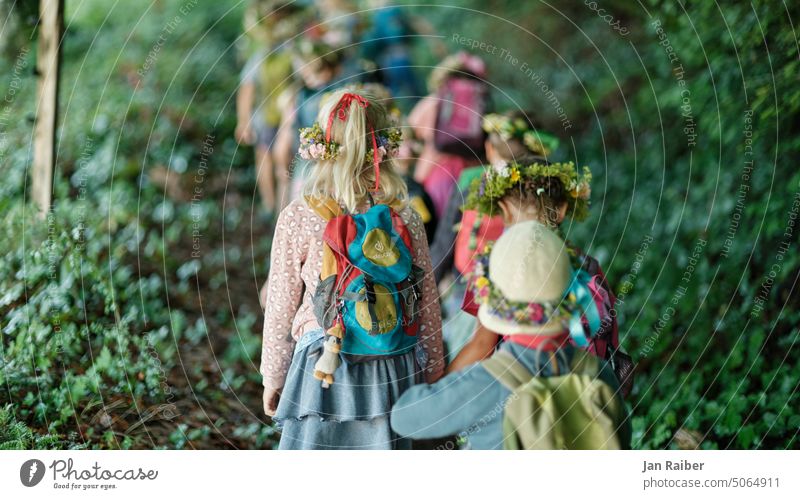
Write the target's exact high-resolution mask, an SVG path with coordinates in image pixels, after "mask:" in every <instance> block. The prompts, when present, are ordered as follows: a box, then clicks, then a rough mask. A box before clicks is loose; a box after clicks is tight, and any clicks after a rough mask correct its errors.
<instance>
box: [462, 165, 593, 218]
mask: <svg viewBox="0 0 800 499" xmlns="http://www.w3.org/2000/svg"><path fill="white" fill-rule="evenodd" d="M538 177H542V178H545V177H554V178H557V179H558V180H560V181H561V184H562V185H563V186H564V190H565V191H566V195H567V214H568V215H569V216H571V217H572V218H573V219H574V220H576V221H581V220H585V219H586V217H587V216H588V215H589V197H590V196H591V192H592V189H591V186H590V183H591V181H592V172H591V170H589V167H588V166H584V167H583V169H582V170H579V169H578V168H577V167H576V166H575V163H573V162H571V161H570V162H568V163H549V164H548V163H538V162H537V163H533V164H530V165H527V166H525V165H520V164H518V163H513V164H510V165H509V164H502V165H500V166H497V167H492V168H490V169H488V170H487V171H486V173H484V174H483V175H482V176H481V178H479V179H475V180H474V181H473V182H472V185H471V186H470V190H469V194H468V195H467V201H466V203H465V204H464V209H465V210H477V211H478V212H480V213H483V214H487V215H496V214H498V213H499V212H500V207H499V206H498V204H497V202H498V201H500V200H501V199H503V197H504V196H505V195H506V194H508V192H509V191H510V190H511V189H512V188H514V187H516V186H518V185H519V184H520V182H521V181H522V180H528V179H534V178H538Z"/></svg>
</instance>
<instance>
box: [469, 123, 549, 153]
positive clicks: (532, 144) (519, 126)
mask: <svg viewBox="0 0 800 499" xmlns="http://www.w3.org/2000/svg"><path fill="white" fill-rule="evenodd" d="M483 130H484V131H485V132H486V133H496V134H497V135H499V136H500V138H501V139H503V140H509V139H511V138H516V139H519V140H521V141H522V143H523V144H525V147H527V148H528V150H530V151H531V152H532V153H534V154H538V155H540V156H547V155H549V154H550V153H552V152H553V151H555V150H556V149H557V148H558V143H559V141H558V138H556V137H555V136H554V135H550V134H549V133H546V132H542V131H537V130H534V129H532V128H531V126H530V123H528V121H527V120H525V119H523V118H510V117H508V116H505V115H503V114H487V115H486V116H484V117H483Z"/></svg>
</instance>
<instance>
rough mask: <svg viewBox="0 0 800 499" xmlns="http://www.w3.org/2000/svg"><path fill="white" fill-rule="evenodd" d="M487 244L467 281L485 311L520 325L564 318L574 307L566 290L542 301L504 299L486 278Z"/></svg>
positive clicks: (573, 298)
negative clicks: (561, 294) (561, 296)
mask: <svg viewBox="0 0 800 499" xmlns="http://www.w3.org/2000/svg"><path fill="white" fill-rule="evenodd" d="M491 246H492V245H491V244H487V245H486V247H485V248H484V249H483V253H482V254H481V255H479V256H478V257H477V258H476V260H475V267H474V268H473V271H472V277H473V279H472V280H471V286H472V290H473V292H474V294H475V297H476V301H477V302H478V303H479V304H480V305H486V306H487V307H488V308H489V313H491V314H492V315H494V316H496V317H498V318H500V319H503V320H507V321H513V322H516V323H517V324H520V325H524V326H541V325H544V324H547V323H548V322H549V321H550V320H552V319H554V318H563V319H567V318H569V317H570V316H571V315H572V314H573V312H575V310H577V308H578V303H577V301H578V300H577V297H576V296H575V294H574V293H569V294H568V295H567V296H565V297H564V298H563V299H559V300H556V301H550V302H543V303H535V302H518V301H512V300H509V299H507V298H506V297H505V296H504V295H503V293H502V292H501V291H500V290H499V289H498V288H497V287H496V286H494V285H493V284H492V281H490V280H489V277H488V276H489V254H490V253H491Z"/></svg>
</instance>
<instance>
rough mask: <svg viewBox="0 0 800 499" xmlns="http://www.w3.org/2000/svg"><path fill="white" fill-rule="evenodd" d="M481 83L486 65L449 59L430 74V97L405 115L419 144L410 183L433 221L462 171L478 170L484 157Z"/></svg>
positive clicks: (463, 56) (460, 56)
mask: <svg viewBox="0 0 800 499" xmlns="http://www.w3.org/2000/svg"><path fill="white" fill-rule="evenodd" d="M485 78H486V63H485V62H484V61H483V59H481V58H480V57H477V56H474V55H471V54H468V53H466V52H459V53H457V54H453V55H451V56H448V57H447V58H445V59H444V60H443V61H442V62H441V64H439V65H438V66H437V67H436V68H435V69H434V70H433V71H432V72H431V76H430V81H429V87H430V91H431V93H430V94H428V95H427V96H426V97H424V98H423V99H422V100H420V101H419V102H418V103H417V105H416V106H414V109H412V110H411V113H410V114H409V115H408V126H409V127H410V128H411V129H412V130H413V132H414V134H415V135H416V136H417V138H418V139H420V140H421V141H423V143H424V147H423V150H422V153H421V154H420V156H419V158H418V159H417V164H416V166H415V167H414V180H416V181H417V182H419V183H420V184H422V185H423V186H424V187H425V190H426V191H427V192H428V195H429V196H430V197H431V199H432V200H433V205H434V206H435V208H436V216H437V217H441V216H442V215H443V214H444V210H445V207H446V206H447V201H448V200H449V199H450V195H451V194H452V192H453V189H454V188H455V184H456V179H458V176H459V175H460V174H461V170H463V169H464V168H465V167H468V166H472V165H476V164H480V162H481V158H482V156H483V154H484V151H483V143H484V139H485V137H484V133H483V130H481V116H483V114H484V113H485V112H486V106H487V105H488V94H489V90H488V85H487V84H486V81H485Z"/></svg>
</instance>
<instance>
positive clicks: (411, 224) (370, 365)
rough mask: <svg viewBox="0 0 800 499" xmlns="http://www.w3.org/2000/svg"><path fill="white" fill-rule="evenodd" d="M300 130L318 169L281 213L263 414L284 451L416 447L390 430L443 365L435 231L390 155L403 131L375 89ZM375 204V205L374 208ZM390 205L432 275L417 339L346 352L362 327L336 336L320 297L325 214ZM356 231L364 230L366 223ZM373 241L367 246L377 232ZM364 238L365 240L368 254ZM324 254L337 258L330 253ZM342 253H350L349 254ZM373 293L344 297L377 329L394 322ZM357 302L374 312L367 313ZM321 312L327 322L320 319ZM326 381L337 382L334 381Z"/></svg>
mask: <svg viewBox="0 0 800 499" xmlns="http://www.w3.org/2000/svg"><path fill="white" fill-rule="evenodd" d="M301 134H302V137H303V139H302V147H301V150H300V154H301V155H304V156H308V157H309V158H311V159H313V160H314V165H313V168H311V170H310V171H309V176H308V179H307V183H306V186H305V191H304V194H305V198H304V199H296V200H294V201H292V202H291V203H290V204H289V206H287V207H286V209H284V210H283V211H282V212H281V214H280V216H279V218H278V221H277V226H276V229H275V239H274V241H273V244H272V254H271V268H270V273H269V279H268V283H267V285H268V287H269V302H268V303H267V306H266V309H265V319H264V339H263V351H262V361H261V373H262V375H263V383H264V411H265V412H266V413H267V414H268V415H272V416H273V417H274V420H275V421H276V422H278V424H280V425H282V435H281V441H280V448H281V449H323V448H359V449H362V448H368V449H390V448H408V447H410V444H409V442H408V441H407V440H403V439H398V438H397V437H396V435H395V434H394V433H392V431H391V428H390V425H389V411H390V410H391V406H392V404H393V403H394V402H395V401H396V400H397V399H398V398H399V396H400V394H401V393H402V392H403V391H405V390H406V389H407V388H409V387H411V386H412V385H413V384H415V383H417V382H419V381H421V380H422V379H425V380H427V381H428V382H432V381H435V380H436V379H437V378H438V377H440V376H441V374H442V372H443V367H444V366H443V359H442V338H441V316H440V312H439V304H438V295H437V292H436V284H435V282H434V280H433V277H432V273H431V263H430V255H429V252H428V246H427V242H426V239H425V232H424V228H423V225H422V222H421V220H420V219H419V216H418V215H417V214H416V213H415V212H414V211H413V210H412V209H411V208H409V207H408V206H407V205H406V197H407V193H406V188H405V184H404V183H403V181H402V179H401V178H400V176H399V175H397V173H396V172H395V170H394V165H393V161H392V159H391V158H390V157H389V154H390V153H391V152H392V151H393V150H394V149H395V148H396V147H397V141H398V139H399V131H397V130H396V129H394V128H392V126H391V124H390V123H389V121H388V118H387V113H386V110H385V108H384V107H383V106H382V105H381V104H380V103H379V102H378V101H377V100H376V99H375V98H374V97H373V96H371V95H369V94H367V93H365V92H360V93H355V92H347V91H344V90H340V91H336V92H334V93H333V94H332V95H331V96H330V97H329V98H327V99H326V100H325V101H324V103H323V105H322V108H321V109H320V112H319V115H318V118H317V123H316V124H315V126H314V127H312V128H311V129H307V130H302V131H301ZM379 144H380V145H379ZM378 145H379V147H376V146H378ZM376 184H377V185H376ZM373 200H374V201H375V203H376V204H375V205H374V206H373V207H372V208H370V205H371V204H372V201H373ZM384 205H391V206H393V207H396V211H393V212H392V213H395V214H399V215H398V217H399V218H401V219H402V221H397V222H398V223H399V225H397V226H396V227H397V228H399V229H400V232H402V233H406V235H407V236H408V235H410V237H407V239H408V240H410V243H411V244H410V246H411V248H410V249H411V251H410V254H411V256H410V259H411V260H412V262H413V265H414V266H416V267H418V268H419V269H420V273H421V274H422V276H423V277H421V286H418V289H415V293H414V297H415V299H416V308H415V310H416V312H415V313H414V314H411V317H416V319H415V320H414V322H415V323H417V324H418V325H419V331H418V332H417V333H416V338H417V341H416V347H415V348H413V349H411V350H408V351H404V352H403V353H401V354H397V355H368V356H363V355H362V356H356V355H350V354H348V355H344V354H336V352H337V351H341V352H345V351H347V349H346V348H345V343H344V342H345V341H346V340H347V338H349V337H350V335H351V332H350V329H349V328H350V327H351V326H350V324H351V323H348V325H347V326H346V329H347V331H346V332H345V335H344V338H345V339H344V340H342V339H341V335H339V336H338V337H337V336H335V335H334V333H333V330H334V329H336V327H335V326H334V327H330V328H328V326H329V324H328V323H327V322H328V319H327V317H328V315H327V313H328V312H329V311H330V309H328V308H327V307H322V308H320V307H319V303H320V302H319V301H318V298H319V297H320V296H323V297H324V295H325V291H326V289H329V288H325V287H323V288H319V287H318V283H319V282H320V278H321V277H323V276H322V275H321V272H322V270H323V268H326V265H327V264H329V263H330V259H329V257H330V255H329V253H328V250H327V249H326V248H329V247H330V243H331V238H329V236H331V234H332V233H331V232H330V224H328V223H326V219H327V218H329V217H327V216H325V214H326V213H327V212H335V213H341V212H344V213H350V214H356V215H353V217H356V216H358V215H357V214H364V215H365V216H366V214H367V213H371V212H374V211H376V209H378V207H379V206H384ZM331 220H332V222H331V223H333V221H335V220H338V221H341V220H348V218H347V217H344V218H343V217H341V216H339V217H337V218H333V219H331ZM393 220H395V219H394V218H393ZM351 227H352V228H353V230H352V231H353V232H358V228H357V227H356V226H355V225H353V226H351ZM404 227H405V228H404ZM406 229H407V232H406ZM323 232H324V233H325V235H326V239H325V242H324V243H323ZM370 233H371V232H370ZM336 234H338V233H336ZM334 235H335V234H334ZM378 240H380V238H378ZM403 240H404V241H405V240H406V239H403ZM364 241H365V242H364V243H363V244H364V245H366V237H365V239H364ZM392 241H394V240H392ZM378 242H380V241H378ZM364 245H362V246H359V247H361V248H362V250H363V253H364V255H365V256H366V255H367V249H364V248H366V246H364ZM377 247H378V245H377V244H376V246H375V248H377ZM392 248H396V246H395V245H394V244H393V243H392V244H388V245H387V246H386V247H384V248H383V249H382V253H381V254H380V255H378V256H377V257H376V258H378V259H380V258H385V259H390V257H391V256H392ZM323 253H324V254H325V255H328V256H326V257H325V258H323ZM406 254H408V253H406ZM336 255H337V256H336V259H340V256H338V255H340V254H339V253H337V254H336ZM385 255H388V256H385ZM330 258H333V257H330ZM407 258H408V257H407ZM412 268H413V267H412ZM348 270H349V269H348ZM328 278H329V277H326V279H325V281H324V282H325V283H327V282H328ZM333 278H334V282H337V283H338V282H340V281H338V280H339V279H341V280H342V282H344V279H345V276H343V275H335V276H334V277H333ZM365 282H366V281H365ZM415 284H419V281H418V283H415ZM330 289H337V290H338V289H339V288H338V287H332V288H330ZM346 289H347V290H350V287H349V286H346ZM398 289H400V288H399V287H398ZM416 291H418V292H416ZM366 293H367V300H366V301H364V300H363V299H362V301H360V303H362V304H364V307H365V308H362V309H359V308H358V307H359V306H360V305H358V303H359V301H358V298H359V296H358V293H351V294H355V295H356V296H355V297H352V298H346V297H345V295H344V294H343V295H341V296H342V297H343V298H342V299H343V301H342V302H339V303H341V306H340V308H338V309H337V310H339V313H342V312H341V311H342V310H344V309H347V307H348V305H347V304H348V303H350V302H351V301H355V305H353V307H355V308H356V312H357V314H356V315H357V319H358V321H359V322H361V321H362V319H364V320H366V322H367V325H368V326H369V325H370V324H372V326H375V325H377V326H379V327H383V326H386V323H385V322H384V321H377V322H376V321H375V320H374V319H372V320H371V319H370V317H372V316H373V309H372V306H371V304H372V303H376V307H378V306H381V307H383V306H384V305H385V304H386V303H387V302H386V301H385V298H386V295H385V294H381V292H380V291H379V290H378V285H377V284H375V285H374V289H373V290H372V294H373V296H374V295H376V294H377V299H373V298H370V295H369V293H370V291H369V290H367V291H366ZM419 294H421V297H419V296H418V295H419ZM361 296H362V297H363V295H361ZM367 302H369V303H370V307H369V313H367V311H366V310H367V308H366V303H367ZM358 310H362V311H363V312H364V313H363V314H361V315H358ZM392 310H394V309H392ZM320 311H322V313H323V315H324V318H323V321H322V322H325V324H322V323H321V321H320V320H319V319H318V317H319V316H320ZM406 311H407V310H406ZM337 317H338V316H337ZM395 319H396V323H393V324H391V326H392V327H394V326H395V325H396V324H399V323H400V322H402V325H403V327H405V326H406V325H407V322H408V323H410V321H408V320H407V319H408V316H407V315H404V316H403V317H402V321H401V317H400V316H399V314H398V315H396V316H395ZM336 323H338V322H335V324H336ZM323 326H324V327H326V330H325V331H323V329H322V327H323ZM401 332H402V331H401ZM392 334H394V333H392ZM383 337H384V336H380V338H383ZM337 338H338V339H339V341H337ZM367 339H369V338H367ZM402 339H403V340H404V341H406V340H407V339H408V338H402ZM337 343H338V344H337ZM331 361H332V364H328V363H329V362H331ZM340 362H341V365H339V366H338V367H337V365H336V364H339V363H340ZM322 364H326V365H322ZM319 379H322V380H324V381H325V383H327V384H329V385H330V386H329V387H328V388H323V387H322V386H321V385H320V383H319V381H318V380H319ZM331 383H332V384H331Z"/></svg>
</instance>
